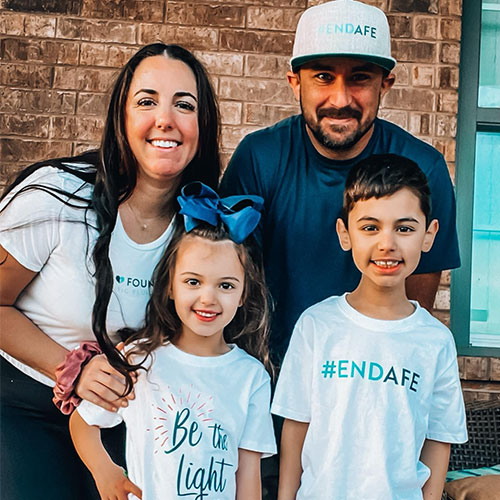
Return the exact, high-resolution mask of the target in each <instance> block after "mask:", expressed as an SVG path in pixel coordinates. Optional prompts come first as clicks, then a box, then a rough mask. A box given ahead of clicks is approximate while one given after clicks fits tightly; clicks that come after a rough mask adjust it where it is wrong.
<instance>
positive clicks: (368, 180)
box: [341, 154, 431, 227]
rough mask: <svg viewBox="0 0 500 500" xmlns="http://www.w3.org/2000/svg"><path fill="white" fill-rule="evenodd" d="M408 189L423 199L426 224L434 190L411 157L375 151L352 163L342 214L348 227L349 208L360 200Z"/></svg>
mask: <svg viewBox="0 0 500 500" xmlns="http://www.w3.org/2000/svg"><path fill="white" fill-rule="evenodd" d="M403 188H407V189H409V190H410V191H411V192H412V193H413V194H415V196H416V197H417V198H418V199H419V201H420V208H421V209H422V212H423V213H424V215H425V223H426V226H427V225H428V224H429V222H430V221H431V218H430V214H431V190H430V188H429V184H428V182H427V177H426V176H425V174H424V173H423V172H422V170H420V168H419V166H418V165H417V164H416V163H415V162H414V161H412V160H410V159H409V158H405V157H404V156H399V155H395V154H382V155H372V156H369V157H368V158H365V159H364V160H361V161H360V162H359V163H357V164H356V165H354V167H352V169H351V171H350V172H349V175H348V176H347V180H346V184H345V189H344V203H343V206H342V213H341V218H342V220H343V221H344V224H345V226H346V227H347V219H348V217H349V212H350V211H351V210H352V208H353V206H354V204H355V203H356V202H358V201H360V200H369V199H370V198H383V197H384V196H390V195H392V194H394V193H396V192H398V191H399V190H401V189H403Z"/></svg>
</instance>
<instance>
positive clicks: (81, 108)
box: [76, 92, 109, 117]
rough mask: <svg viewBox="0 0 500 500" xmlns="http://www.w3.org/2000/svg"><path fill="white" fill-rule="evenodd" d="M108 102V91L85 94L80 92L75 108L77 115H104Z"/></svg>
mask: <svg viewBox="0 0 500 500" xmlns="http://www.w3.org/2000/svg"><path fill="white" fill-rule="evenodd" d="M108 104H109V93H107V94H93V93H92V94H87V93H86V92H80V93H79V95H78V104H77V108H76V113H77V115H94V116H102V117H105V116H106V113H107V110H108Z"/></svg>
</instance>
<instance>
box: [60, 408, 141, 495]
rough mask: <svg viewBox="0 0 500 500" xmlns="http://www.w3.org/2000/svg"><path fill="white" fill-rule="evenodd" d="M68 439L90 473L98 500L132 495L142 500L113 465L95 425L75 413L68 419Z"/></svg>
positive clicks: (119, 470)
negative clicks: (69, 435)
mask: <svg viewBox="0 0 500 500" xmlns="http://www.w3.org/2000/svg"><path fill="white" fill-rule="evenodd" d="M69 429H70V432H71V438H72V439H73V444H74V445H75V448H76V451H77V452H78V455H79V456H80V458H81V459H82V461H83V463H84V464H85V465H86V466H87V468H88V469H89V470H90V472H91V473H92V476H93V477H94V480H95V483H96V486H97V489H98V490H99V494H100V496H101V499H102V500H112V499H113V500H114V499H118V500H127V499H128V494H129V493H132V494H134V495H135V496H136V497H138V498H142V492H141V490H140V488H138V487H137V486H136V485H135V484H134V483H132V482H131V481H130V480H129V479H128V478H127V477H126V476H125V473H124V470H123V469H122V468H121V467H119V466H118V465H116V464H115V463H114V462H113V461H112V460H111V458H110V456H109V455H108V453H107V451H106V450H105V449H104V446H103V445H102V442H101V431H100V429H99V427H96V426H95V425H88V424H87V423H86V422H85V420H83V418H82V417H81V416H80V414H79V413H78V412H77V411H74V412H73V413H72V415H71V418H70V420H69Z"/></svg>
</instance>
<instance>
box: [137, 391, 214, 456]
mask: <svg viewBox="0 0 500 500" xmlns="http://www.w3.org/2000/svg"><path fill="white" fill-rule="evenodd" d="M168 390H169V392H168V394H166V395H165V396H162V397H161V403H160V404H158V403H157V402H156V403H151V406H152V407H153V427H151V428H147V429H146V431H147V432H153V433H154V435H155V438H154V441H155V450H154V453H155V454H156V453H158V452H159V451H160V450H161V449H163V448H164V447H165V446H168V441H169V439H170V434H171V432H170V430H169V429H168V427H169V426H170V427H171V426H172V425H173V424H174V421H175V418H176V415H177V414H178V412H180V411H182V410H183V409H185V408H187V409H189V411H190V413H191V414H192V415H193V417H195V418H196V419H197V420H200V421H201V422H211V421H212V420H213V419H212V418H211V417H210V414H211V413H212V412H213V411H214V409H213V407H212V401H213V396H210V397H206V396H204V395H203V394H202V393H201V392H199V391H196V390H194V389H193V384H191V385H190V386H189V387H188V388H187V390H186V389H184V390H182V387H180V388H179V390H178V391H177V392H175V391H173V390H172V389H171V388H170V386H169V387H168Z"/></svg>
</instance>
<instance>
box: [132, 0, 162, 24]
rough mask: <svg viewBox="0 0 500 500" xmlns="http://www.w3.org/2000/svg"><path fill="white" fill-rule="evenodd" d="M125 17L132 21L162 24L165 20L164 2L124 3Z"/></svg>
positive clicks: (140, 0) (139, 1)
mask: <svg viewBox="0 0 500 500" xmlns="http://www.w3.org/2000/svg"><path fill="white" fill-rule="evenodd" d="M123 4H124V5H123V17H125V18H127V19H131V20H132V21H147V22H153V23H160V22H162V21H163V18H164V12H163V11H164V2H163V0H153V1H147V0H135V1H133V0H129V1H127V2H123Z"/></svg>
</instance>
